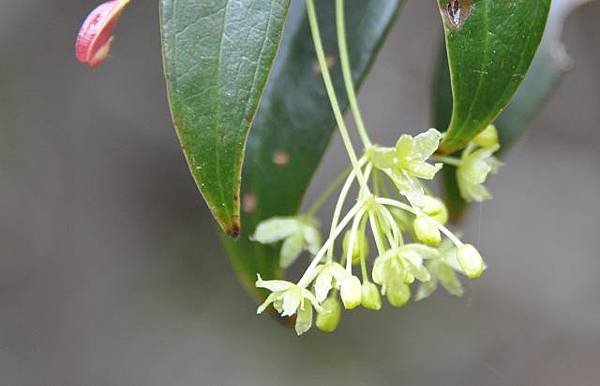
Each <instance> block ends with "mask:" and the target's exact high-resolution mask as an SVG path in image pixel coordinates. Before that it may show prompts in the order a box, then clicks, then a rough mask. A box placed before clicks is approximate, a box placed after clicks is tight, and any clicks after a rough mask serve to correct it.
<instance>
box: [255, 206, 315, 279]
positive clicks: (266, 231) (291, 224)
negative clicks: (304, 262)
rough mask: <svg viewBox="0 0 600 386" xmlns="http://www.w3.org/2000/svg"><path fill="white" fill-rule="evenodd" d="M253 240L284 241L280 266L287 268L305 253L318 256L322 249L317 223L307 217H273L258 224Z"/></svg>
mask: <svg viewBox="0 0 600 386" xmlns="http://www.w3.org/2000/svg"><path fill="white" fill-rule="evenodd" d="M250 238H251V240H254V241H257V242H259V243H261V244H273V243H276V242H278V241H281V240H283V244H282V245H281V251H280V259H279V264H280V266H281V267H282V268H287V267H289V266H290V265H292V263H294V261H295V260H296V259H297V258H298V257H299V256H300V254H301V253H302V252H303V251H305V250H306V251H308V252H309V253H311V254H313V255H314V254H316V253H317V252H318V251H319V248H320V247H321V235H320V233H319V231H318V229H317V222H316V221H315V220H312V219H310V218H307V217H303V216H296V217H273V218H270V219H268V220H265V221H263V222H261V223H260V224H258V226H257V227H256V231H255V232H254V235H252V236H251V237H250Z"/></svg>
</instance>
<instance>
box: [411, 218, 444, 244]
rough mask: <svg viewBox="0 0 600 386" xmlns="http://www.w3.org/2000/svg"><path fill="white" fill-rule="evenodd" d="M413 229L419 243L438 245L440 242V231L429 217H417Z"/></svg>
mask: <svg viewBox="0 0 600 386" xmlns="http://www.w3.org/2000/svg"><path fill="white" fill-rule="evenodd" d="M414 227H415V235H416V236H417V239H418V240H419V241H421V242H423V243H425V244H428V245H438V244H439V243H441V242H442V235H441V234H440V230H439V228H438V226H437V224H436V223H435V220H432V219H431V218H429V216H427V215H421V216H417V218H416V219H415V224H414Z"/></svg>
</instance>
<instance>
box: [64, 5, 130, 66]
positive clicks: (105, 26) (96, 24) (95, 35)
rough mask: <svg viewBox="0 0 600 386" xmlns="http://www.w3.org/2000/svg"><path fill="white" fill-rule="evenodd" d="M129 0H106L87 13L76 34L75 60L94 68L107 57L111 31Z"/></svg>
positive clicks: (111, 38) (111, 37) (110, 42)
mask: <svg viewBox="0 0 600 386" xmlns="http://www.w3.org/2000/svg"><path fill="white" fill-rule="evenodd" d="M129 1H130V0H110V1H106V2H104V3H102V4H100V5H99V6H98V7H96V8H95V9H94V10H93V11H92V12H90V13H89V15H88V16H87V17H86V19H85V20H84V22H83V24H82V25H81V28H80V29H79V33H78V34H77V41H76V43H75V56H76V57H77V60H79V61H80V62H81V63H84V64H87V65H89V66H90V67H92V68H94V67H96V66H98V65H99V64H100V63H102V62H103V61H104V60H105V59H106V58H107V57H108V54H109V52H110V46H111V44H112V40H113V36H112V32H113V30H114V29H115V27H116V25H117V22H118V21H119V18H120V17H121V13H122V12H123V9H124V8H125V6H126V5H127V3H129Z"/></svg>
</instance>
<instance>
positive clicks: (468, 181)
mask: <svg viewBox="0 0 600 386" xmlns="http://www.w3.org/2000/svg"><path fill="white" fill-rule="evenodd" d="M499 148H500V146H498V145H496V146H492V147H489V148H480V149H477V150H471V146H469V147H467V149H465V151H463V154H462V157H461V159H460V163H459V165H458V167H457V169H456V178H457V181H458V188H459V190H460V194H461V196H462V197H463V198H464V199H465V200H466V201H467V202H471V201H477V202H481V201H485V200H489V199H491V198H492V195H491V194H490V192H489V191H488V190H487V189H486V188H485V186H483V184H484V183H485V181H486V179H487V177H488V175H489V174H490V173H496V172H497V171H498V169H499V168H500V166H501V165H502V163H501V162H500V161H498V160H497V159H496V158H495V157H493V156H492V154H494V153H495V152H496V151H497V150H498V149H499Z"/></svg>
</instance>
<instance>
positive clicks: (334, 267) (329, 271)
mask: <svg viewBox="0 0 600 386" xmlns="http://www.w3.org/2000/svg"><path fill="white" fill-rule="evenodd" d="M316 272H317V273H316V279H315V281H314V289H315V297H316V298H317V301H319V302H322V301H323V300H325V298H326V297H327V294H329V291H330V290H331V289H332V288H340V285H341V283H342V281H343V280H344V279H345V278H346V276H347V275H348V273H347V272H346V270H345V269H344V267H342V266H341V264H340V263H337V262H331V263H327V264H322V265H320V266H318V267H317V270H316Z"/></svg>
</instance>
